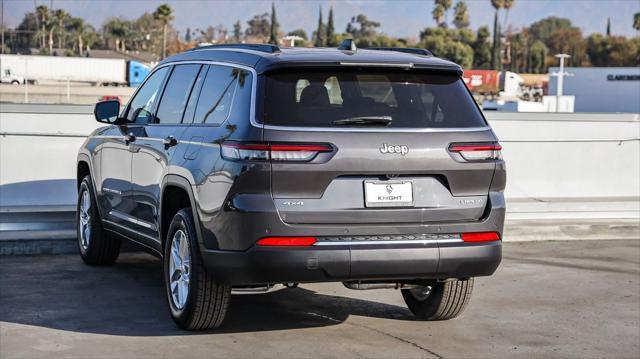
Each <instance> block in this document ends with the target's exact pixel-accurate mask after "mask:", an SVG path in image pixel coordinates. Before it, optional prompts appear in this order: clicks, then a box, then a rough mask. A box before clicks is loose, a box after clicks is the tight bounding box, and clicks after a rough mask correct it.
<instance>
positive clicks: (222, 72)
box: [193, 65, 242, 125]
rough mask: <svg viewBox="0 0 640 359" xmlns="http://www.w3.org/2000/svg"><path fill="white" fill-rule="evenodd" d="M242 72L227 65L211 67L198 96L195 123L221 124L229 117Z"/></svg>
mask: <svg viewBox="0 0 640 359" xmlns="http://www.w3.org/2000/svg"><path fill="white" fill-rule="evenodd" d="M241 72H242V70H239V69H235V68H232V67H227V66H215V65H211V66H210V67H209V71H208V72H207V76H206V78H205V79H204V83H203V85H202V91H200V97H199V98H198V105H197V106H196V114H195V118H194V121H193V122H194V123H206V124H213V125H219V124H221V123H223V122H224V121H225V120H226V119H227V117H228V115H229V111H230V110H231V104H232V103H233V96H234V94H235V91H236V86H237V84H238V78H239V77H240V74H241Z"/></svg>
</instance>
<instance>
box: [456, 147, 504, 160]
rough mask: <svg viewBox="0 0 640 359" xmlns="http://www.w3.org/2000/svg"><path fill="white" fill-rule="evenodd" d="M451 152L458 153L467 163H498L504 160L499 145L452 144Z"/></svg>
mask: <svg viewBox="0 0 640 359" xmlns="http://www.w3.org/2000/svg"><path fill="white" fill-rule="evenodd" d="M449 152H453V153H458V154H460V156H462V158H463V159H464V160H465V161H468V162H477V161H497V160H501V159H502V146H501V145H500V144H499V143H494V142H489V143H452V144H451V145H450V146H449Z"/></svg>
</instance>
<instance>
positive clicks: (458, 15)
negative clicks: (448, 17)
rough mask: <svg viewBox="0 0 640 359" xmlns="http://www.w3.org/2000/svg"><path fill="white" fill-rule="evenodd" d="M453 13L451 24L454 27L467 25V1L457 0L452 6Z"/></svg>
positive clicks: (459, 27) (460, 27)
mask: <svg viewBox="0 0 640 359" xmlns="http://www.w3.org/2000/svg"><path fill="white" fill-rule="evenodd" d="M453 13H454V15H453V24H454V25H455V26H456V28H458V29H462V28H465V27H469V8H467V3H465V2H464V1H463V0H460V1H458V2H457V3H456V6H455V7H454V8H453Z"/></svg>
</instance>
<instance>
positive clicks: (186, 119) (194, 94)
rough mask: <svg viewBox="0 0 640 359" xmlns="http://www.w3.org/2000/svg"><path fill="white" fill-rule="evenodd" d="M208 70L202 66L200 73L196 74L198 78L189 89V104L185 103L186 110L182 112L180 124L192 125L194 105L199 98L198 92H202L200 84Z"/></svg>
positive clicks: (206, 66)
mask: <svg viewBox="0 0 640 359" xmlns="http://www.w3.org/2000/svg"><path fill="white" fill-rule="evenodd" d="M208 70H209V66H208V65H204V66H202V69H201V70H200V73H199V74H198V78H197V79H196V82H195V83H194V84H193V88H192V89H191V95H190V96H189V102H187V108H186V109H185V110H184V116H182V123H192V122H193V115H195V113H196V105H197V104H198V97H199V96H200V90H202V83H203V82H204V78H205V76H207V71H208Z"/></svg>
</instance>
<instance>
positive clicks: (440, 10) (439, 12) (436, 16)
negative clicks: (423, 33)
mask: <svg viewBox="0 0 640 359" xmlns="http://www.w3.org/2000/svg"><path fill="white" fill-rule="evenodd" d="M431 17H433V20H435V22H436V25H438V26H440V27H447V23H445V22H444V7H443V6H442V5H440V4H435V5H434V6H433V10H432V11H431Z"/></svg>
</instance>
